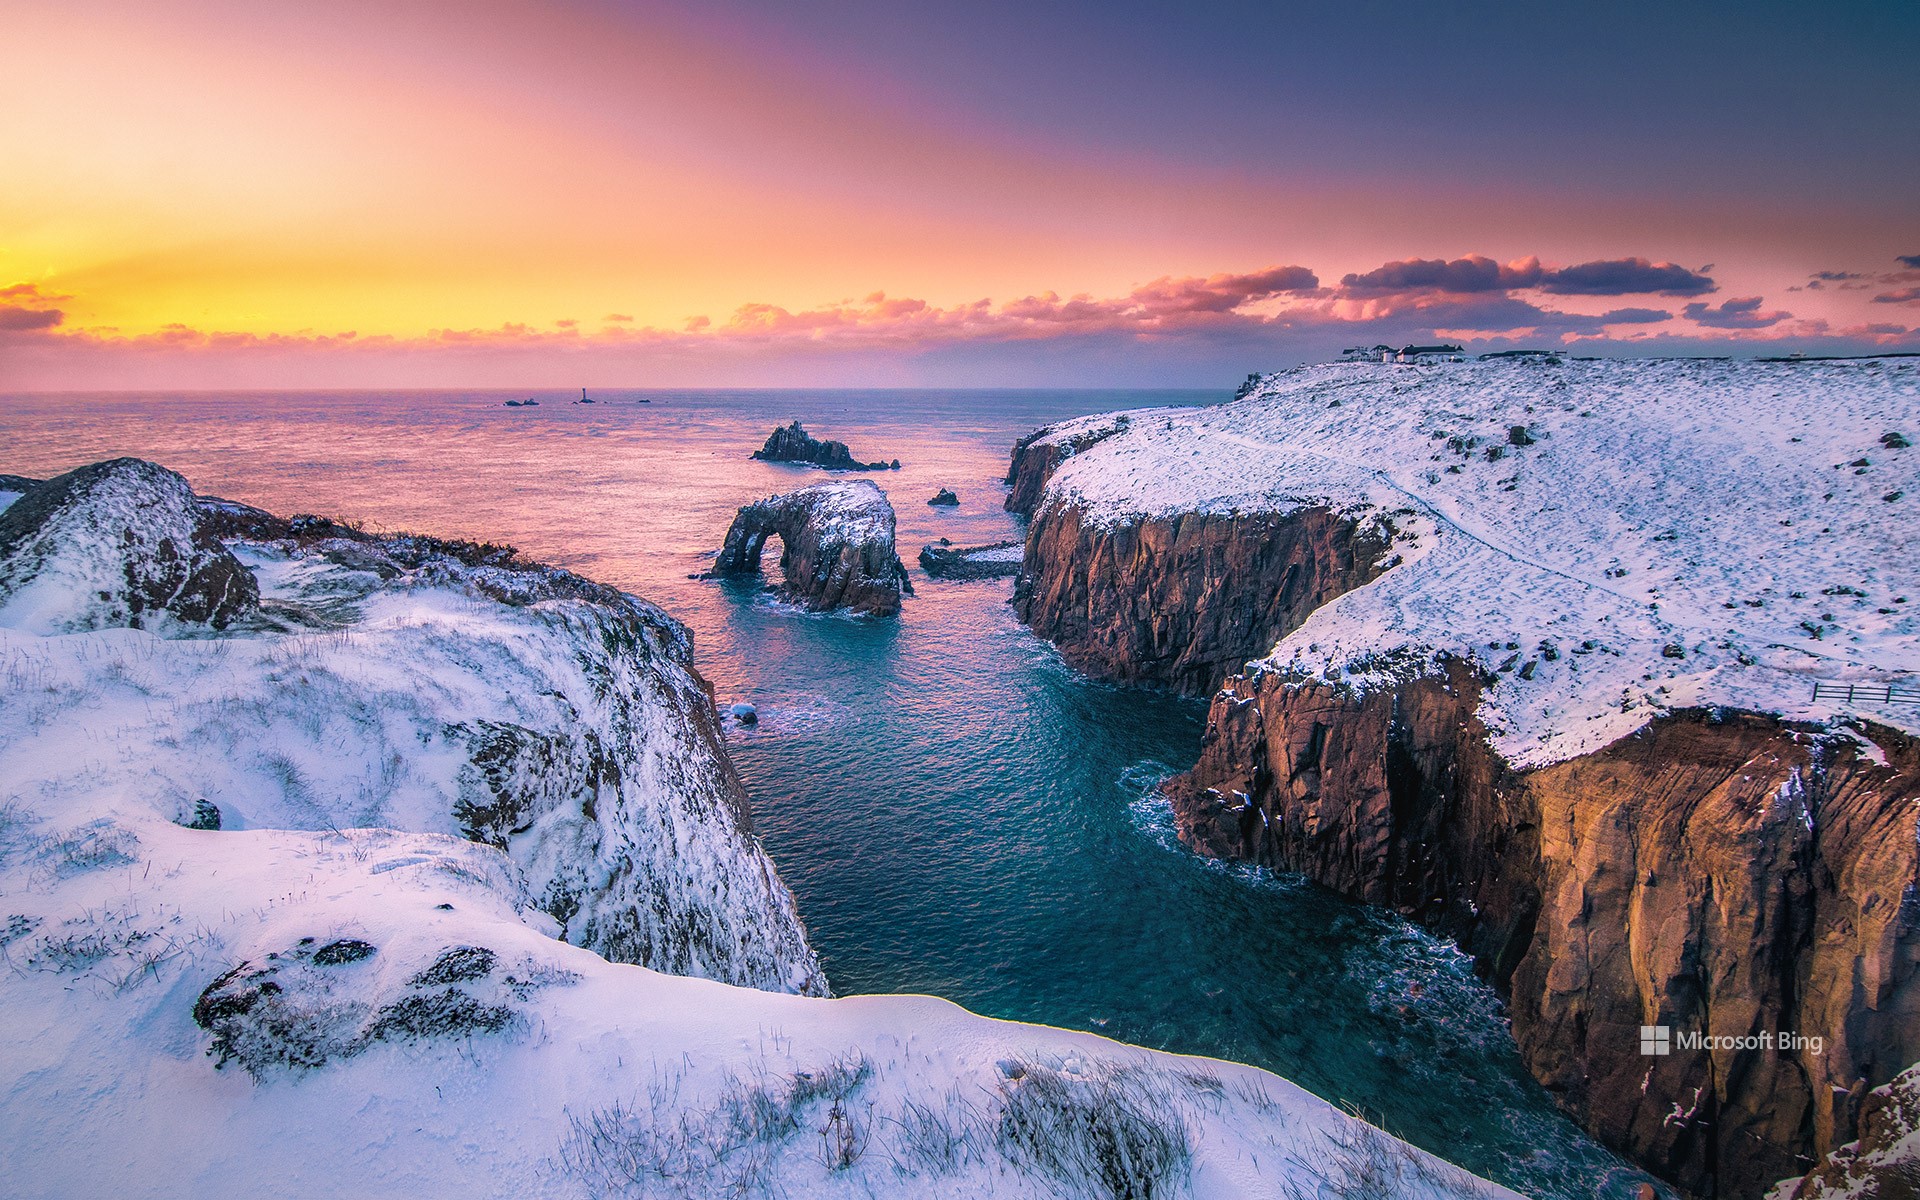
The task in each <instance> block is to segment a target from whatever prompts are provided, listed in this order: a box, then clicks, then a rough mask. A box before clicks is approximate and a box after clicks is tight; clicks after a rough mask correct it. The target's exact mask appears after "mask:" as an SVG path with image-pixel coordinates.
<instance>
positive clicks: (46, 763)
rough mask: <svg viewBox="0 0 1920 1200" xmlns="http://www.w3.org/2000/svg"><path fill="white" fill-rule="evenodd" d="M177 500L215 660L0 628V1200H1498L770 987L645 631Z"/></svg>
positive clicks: (739, 843) (865, 1007)
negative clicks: (215, 618) (223, 590)
mask: <svg viewBox="0 0 1920 1200" xmlns="http://www.w3.org/2000/svg"><path fill="white" fill-rule="evenodd" d="M0 503H5V500H4V497H0ZM200 511H201V513H202V515H203V517H204V519H205V521H206V522H207V523H208V526H209V527H210V528H217V529H218V530H219V531H220V534H221V536H223V537H225V538H227V539H228V540H229V544H230V547H231V551H232V553H233V554H234V555H235V561H236V562H237V563H238V564H239V565H240V566H241V567H242V569H244V570H247V571H250V572H252V573H253V574H254V575H256V576H257V577H258V579H259V585H260V593H261V599H262V603H261V605H260V608H259V610H258V612H257V613H255V614H253V615H251V616H248V617H247V618H246V619H245V620H244V621H239V622H236V623H235V624H232V625H229V626H228V628H227V629H226V630H225V631H223V632H222V634H221V635H219V636H201V637H195V638H188V639H168V638H163V637H159V636H156V634H155V633H154V632H152V631H150V630H142V629H135V628H98V629H90V630H86V631H82V632H72V633H63V634H52V633H48V634H42V633H37V632H32V631H28V630H23V629H19V628H0V897H4V900H0V963H4V964H5V965H6V966H7V967H8V968H9V969H7V970H5V971H0V1011H4V1012H5V1014H6V1027H7V1036H6V1037H4V1038H0V1144H4V1145H5V1146H6V1147H7V1165H6V1191H7V1193H8V1194H9V1195H10V1196H19V1197H22V1198H23V1200H28V1198H31V1200H54V1198H56V1197H57V1198H65V1197H72V1196H94V1195H114V1196H127V1197H143V1198H144V1197H154V1198H159V1197H175V1196H181V1195H342V1196H375V1195H409V1196H416V1197H423V1198H429V1200H438V1198H442V1197H445V1198H448V1200H451V1198H453V1197H466V1196H474V1195H489V1196H492V1195H511V1196H525V1195H541V1196H554V1197H562V1198H566V1200H574V1198H579V1200H586V1198H588V1197H593V1198H595V1200H599V1198H603V1197H609V1196H621V1195H667V1196H683V1197H706V1196H713V1195H720V1194H728V1195H748V1196H756V1195H757V1196H768V1197H772V1196H779V1195H808V1196H829V1197H832V1196H845V1197H849V1198H852V1197H871V1196H873V1195H904V1196H928V1197H931V1196H955V1195H996V1196H1006V1197H1034V1198H1039V1197H1056V1196H1061V1195H1083V1194H1085V1195H1117V1194H1119V1195H1136V1196H1145V1195H1191V1196H1193V1197H1196V1198H1198V1200H1227V1198H1229V1197H1241V1196H1246V1195H1252V1194H1263V1193H1266V1192H1272V1191H1274V1190H1275V1189H1279V1188H1283V1187H1285V1186H1286V1185H1288V1184H1289V1183H1297V1182H1300V1181H1302V1180H1305V1181H1307V1182H1308V1183H1309V1185H1310V1186H1312V1187H1314V1188H1319V1187H1320V1186H1321V1185H1322V1182H1323V1181H1324V1184H1325V1186H1326V1187H1328V1188H1332V1189H1334V1190H1335V1191H1338V1190H1339V1189H1341V1188H1350V1187H1353V1186H1358V1185H1360V1184H1361V1183H1363V1182H1365V1181H1373V1182H1374V1183H1376V1184H1379V1183H1380V1182H1381V1181H1382V1180H1384V1181H1385V1183H1384V1186H1386V1187H1388V1188H1389V1189H1390V1190H1391V1192H1392V1193H1393V1194H1395V1195H1405V1196H1410V1197H1431V1198H1434V1200H1440V1198H1444V1197H1486V1198H1496V1197H1509V1196H1511V1193H1507V1192H1503V1191H1501V1190H1499V1189H1496V1188H1492V1187H1490V1186H1489V1185H1486V1184H1484V1183H1481V1182H1479V1181H1476V1180H1473V1179H1471V1178H1469V1177H1467V1176H1464V1175H1462V1174H1461V1173H1460V1172H1458V1171H1457V1170H1454V1169H1452V1168H1449V1167H1447V1166H1446V1165H1445V1164H1442V1163H1439V1162H1438V1161H1437V1160H1434V1159H1432V1158H1430V1157H1428V1156H1426V1155H1424V1154H1421V1153H1420V1152H1418V1151H1414V1150H1412V1149H1410V1148H1409V1147H1406V1146H1404V1145H1403V1144H1401V1143H1398V1142H1396V1141H1394V1140H1393V1139H1391V1138H1388V1137H1386V1136H1385V1135H1384V1134H1381V1133H1379V1132H1378V1131H1374V1130H1371V1129H1370V1128H1368V1127H1366V1126H1363V1125H1361V1124H1359V1123H1358V1122H1356V1121H1354V1120H1352V1119H1351V1118H1349V1117H1347V1116H1345V1115H1343V1114H1341V1113H1339V1112H1338V1111H1337V1110H1335V1109H1334V1108H1332V1107H1331V1106H1330V1105H1327V1104H1325V1103H1323V1102H1321V1101H1319V1100H1317V1099H1315V1098H1313V1097H1311V1096H1309V1095H1307V1094H1306V1093H1304V1092H1302V1091H1300V1090H1299V1089H1298V1088H1295V1087H1294V1086H1293V1085H1291V1084H1288V1083H1286V1082H1285V1081H1283V1080H1279V1079H1277V1078H1275V1077H1273V1076H1271V1075H1268V1074H1265V1073H1264V1072H1260V1071H1257V1070H1254V1069H1252V1068H1248V1067H1239V1066H1234V1065H1231V1064H1225V1063H1216V1062H1210V1061H1206V1060H1196V1059H1183V1058H1178V1057H1175V1056H1171V1055H1163V1054H1152V1053H1148V1052H1144V1051H1139V1050H1134V1049H1130V1048H1127V1047H1123V1046H1120V1045H1118V1044H1116V1043H1113V1042H1109V1041H1106V1040H1105V1039H1102V1038H1098V1037H1094V1036H1091V1035H1086V1034H1076V1033H1069V1032H1065V1031H1061V1030H1054V1029H1046V1028H1040V1027H1035V1026H1027V1025H1019V1024H1014V1023H1010V1022H999V1021H989V1020H985V1019H982V1018H979V1017H975V1016H972V1015H970V1014H967V1013H965V1012H962V1011H961V1010H959V1009H957V1008H955V1007H953V1006H952V1005H949V1004H946V1003H944V1002H941V1001H938V1000H934V999H931V998H926V997H881V996H869V997H858V998H853V999H848V1000H827V999H824V998H820V997H819V996H817V995H802V994H792V993H796V992H800V993H805V992H816V993H817V992H818V991H820V990H821V986H822V981H821V979H820V975H819V971H818V967H817V965H816V963H815V961H814V959H813V956H812V953H811V951H809V950H808V949H807V947H806V945H805V942H804V940H803V938H802V935H801V931H800V927H799V924H798V921H797V920H796V918H795V917H794V914H793V910H792V904H791V901H790V899H789V898H788V895H787V893H786V890H785V889H784V887H782V886H781V885H780V883H779V881H778V879H777V878H775V877H774V874H773V871H772V866H771V863H770V862H769V861H768V860H767V859H766V857H765V855H764V854H763V853H761V851H760V850H759V848H758V846H757V845H756V844H755V843H754V842H753V840H752V839H751V837H750V836H749V835H748V834H747V832H746V830H745V815H744V812H743V810H742V809H741V807H740V792H739V789H738V785H737V782H736V781H735V780H734V778H733V775H732V773H731V769H730V768H729V767H728V765H727V762H726V759H725V755H724V751H723V749H722V748H721V745H720V742H719V740H718V738H717V735H716V732H715V728H714V724H715V721H716V720H717V715H716V714H715V712H714V710H713V705H712V702H711V700H710V699H709V698H708V696H707V694H706V692H705V690H704V688H703V686H702V684H701V681H700V680H699V677H698V676H697V675H695V674H694V673H693V671H692V668H691V666H690V663H689V646H688V640H687V638H686V635H685V633H684V631H683V630H682V629H681V628H680V626H678V625H677V624H676V623H675V622H673V621H672V620H670V619H669V618H667V617H666V616H665V615H664V614H662V613H660V612H659V611H658V610H657V609H655V608H653V607H652V606H650V605H648V604H646V603H644V602H643V601H639V600H637V599H634V598H632V597H629V596H624V595H622V594H621V593H619V592H616V591H614V590H613V589H610V588H605V587H602V586H600V585H597V584H593V583H591V582H589V581H587V580H583V579H580V578H579V577H577V576H573V575H570V574H568V573H567V572H564V571H554V570H551V569H547V568H542V567H538V566H537V565H534V564H529V563H526V562H524V561H522V560H520V559H518V558H517V557H516V556H515V555H514V554H513V552H512V551H511V550H510V549H509V548H507V547H500V546H486V545H475V544H472V543H459V542H443V541H437V540H434V539H429V538H413V537H392V538H379V537H370V536H367V535H364V534H360V533H358V532H355V531H353V530H350V529H347V528H345V527H342V526H339V525H337V524H334V523H332V522H329V521H326V520H324V519H321V518H295V519H293V520H291V521H281V520H279V519H277V518H273V517H270V516H268V515H266V514H264V513H261V512H259V511H258V510H255V509H249V508H247V507H246V506H244V505H237V504H232V503H228V502H215V501H207V502H203V503H202V505H201V506H200ZM56 549H57V547H56ZM82 599H84V597H83V598H82ZM48 611H50V610H48ZM570 942H571V943H573V944H569V943H570ZM609 956H610V957H617V958H625V959H628V960H631V961H633V962H637V963H642V964H645V966H636V965H623V964H621V963H618V962H610V961H608V957H609ZM648 967H652V968H657V969H648ZM666 971H670V972H674V973H673V974H666V973H662V972H666ZM696 976H705V977H706V978H698V977H696ZM716 980H720V981H727V982H716ZM734 983H740V984H750V985H754V986H755V987H756V988H762V989H768V990H753V989H751V988H745V987H736V986H731V984H734Z"/></svg>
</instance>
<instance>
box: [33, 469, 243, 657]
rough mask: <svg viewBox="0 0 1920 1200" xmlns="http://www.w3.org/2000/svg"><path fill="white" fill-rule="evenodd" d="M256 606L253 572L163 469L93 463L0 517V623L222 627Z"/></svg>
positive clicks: (61, 629) (38, 629) (51, 629)
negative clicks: (237, 558) (230, 548)
mask: <svg viewBox="0 0 1920 1200" xmlns="http://www.w3.org/2000/svg"><path fill="white" fill-rule="evenodd" d="M15 478H16V477H13V476H9V477H8V479H10V480H11V479H15ZM18 482H19V483H21V484H26V483H28V481H26V480H18ZM259 599H260V596H259V588H258V587H257V586H256V585H255V583H254V579H253V575H252V574H251V573H250V572H248V571H247V570H246V569H245V568H243V567H242V566H241V565H240V564H239V562H238V561H236V560H235V559H234V557H233V555H232V554H230V553H228V551H227V548H226V547H225V546H223V545H221V544H220V542H219V540H218V539H217V538H215V537H214V536H213V535H212V534H211V533H209V532H208V531H207V529H206V528H205V521H204V519H203V517H202V516H201V514H200V511H199V509H198V508H197V506H196V505H195V502H194V496H193V490H192V489H191V488H190V487H188V486H187V481H186V480H184V479H182V478H181V477H180V476H178V475H176V474H174V473H173V472H172V471H169V470H167V469H166V468H165V467H159V466H155V465H154V464H153V463H150V462H143V461H141V460H140V459H137V458H117V459H114V460H112V461H110V462H100V463H94V464H92V465H90V466H85V467H81V468H79V469H78V470H74V471H69V472H67V473H66V474H65V475H61V476H58V477H56V478H53V479H49V480H46V481H45V482H42V483H37V484H32V485H31V486H28V487H26V488H25V489H24V492H23V493H22V494H20V495H19V498H18V499H16V500H15V501H14V502H13V503H12V504H10V505H8V506H7V508H6V510H5V511H4V512H0V624H5V625H7V626H10V627H12V628H15V629H24V630H29V631H32V632H34V633H43V634H45V633H71V632H77V631H80V630H87V629H107V628H112V627H115V626H131V627H133V628H136V629H146V628H152V629H165V628H168V627H170V626H177V625H185V626H202V627H209V628H212V629H224V628H225V627H226V626H227V625H229V624H231V623H232V622H234V621H236V620H239V619H242V618H244V617H246V616H247V615H248V614H249V613H251V612H253V610H254V609H255V608H257V607H258V606H259Z"/></svg>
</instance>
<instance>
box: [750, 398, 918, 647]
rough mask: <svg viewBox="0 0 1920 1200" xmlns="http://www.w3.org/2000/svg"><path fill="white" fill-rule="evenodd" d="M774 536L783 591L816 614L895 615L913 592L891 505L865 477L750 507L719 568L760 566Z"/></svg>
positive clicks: (821, 485) (818, 485)
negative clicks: (778, 545) (846, 611)
mask: <svg viewBox="0 0 1920 1200" xmlns="http://www.w3.org/2000/svg"><path fill="white" fill-rule="evenodd" d="M795 428H798V426H796V427H795ZM843 448H844V447H843ZM775 534H777V535H779V538H780V542H781V546H782V549H781V552H780V566H781V568H782V569H783V570H784V571H785V572H786V576H787V579H786V586H785V587H784V588H783V589H782V591H783V593H784V594H785V595H786V596H787V597H788V598H789V599H791V600H793V601H795V602H796V603H799V604H803V605H805V606H806V607H807V608H809V609H811V610H813V611H814V612H825V611H826V610H828V609H833V608H850V609H852V610H854V611H855V612H860V613H867V614H869V615H872V616H877V617H884V616H891V615H892V614H894V613H896V612H899V611H900V597H901V595H902V594H903V593H904V594H907V595H912V594H913V584H912V583H910V582H909V581H908V579H907V569H906V567H905V566H903V565H901V562H900V556H899V554H898V553H897V552H896V551H895V550H894V544H893V505H891V504H889V503H888V502H887V494H886V493H885V492H883V491H881V490H880V489H879V487H878V486H876V485H875V484H872V483H870V482H868V481H867V480H864V479H858V480H845V481H839V480H836V481H834V482H831V483H816V484H814V485H812V486H811V487H804V488H801V489H800V490H798V491H794V492H787V493H786V494H784V495H779V496H768V497H767V498H766V499H764V500H759V501H756V502H754V503H752V504H749V505H746V506H745V507H743V508H742V509H741V510H740V513H739V515H738V516H736V517H734V519H733V524H732V525H731V526H730V527H728V529H727V540H726V544H725V546H724V547H723V548H722V549H721V551H720V556H719V557H718V558H717V559H715V560H714V564H713V573H714V574H715V575H739V574H750V573H752V572H754V571H758V570H759V569H760V552H761V550H762V549H763V548H764V547H765V546H766V543H767V538H768V537H769V536H772V535H775Z"/></svg>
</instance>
